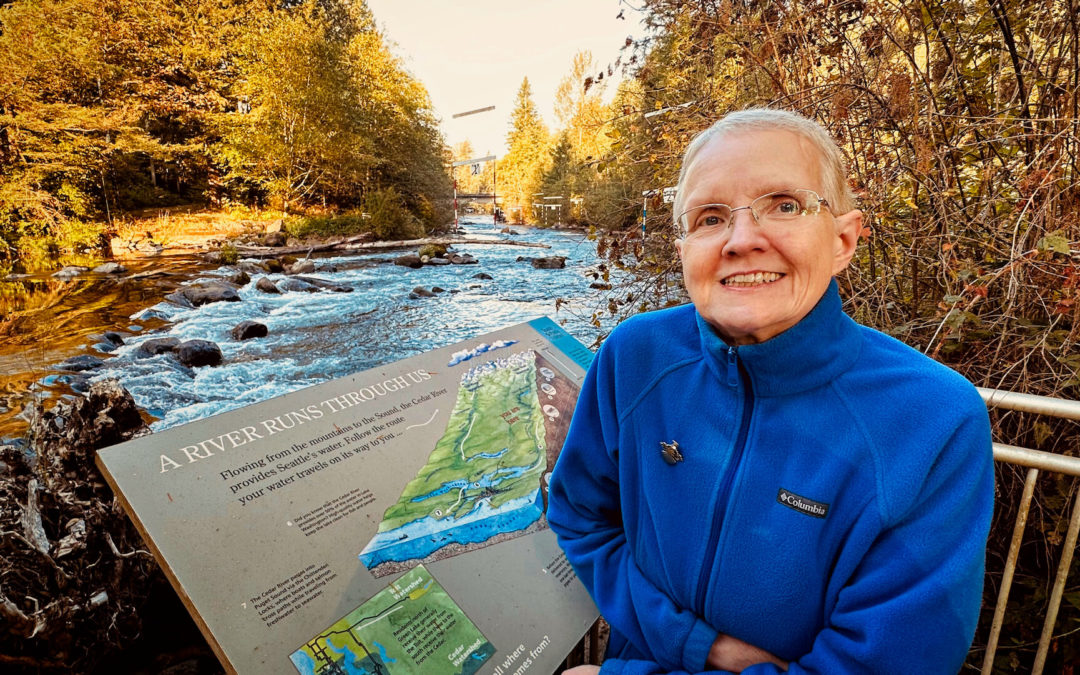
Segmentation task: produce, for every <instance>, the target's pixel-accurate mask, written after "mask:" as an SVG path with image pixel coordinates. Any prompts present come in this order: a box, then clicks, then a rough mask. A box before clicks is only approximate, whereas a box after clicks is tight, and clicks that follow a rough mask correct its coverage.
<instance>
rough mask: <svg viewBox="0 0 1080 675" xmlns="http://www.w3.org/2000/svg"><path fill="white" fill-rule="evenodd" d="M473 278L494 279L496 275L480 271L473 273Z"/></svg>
mask: <svg viewBox="0 0 1080 675" xmlns="http://www.w3.org/2000/svg"><path fill="white" fill-rule="evenodd" d="M472 278H473V279H482V280H484V281H491V280H492V279H494V278H495V277H493V276H491V275H490V274H488V273H487V272H480V273H478V274H474V275H472Z"/></svg>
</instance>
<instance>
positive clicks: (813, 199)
mask: <svg viewBox="0 0 1080 675" xmlns="http://www.w3.org/2000/svg"><path fill="white" fill-rule="evenodd" d="M822 206H824V207H826V208H828V206H829V202H827V201H825V200H824V199H822V198H821V195H819V194H818V193H816V192H814V191H813V190H781V191H780V192H770V193H769V194H767V195H761V196H760V197H758V198H757V199H755V200H754V201H752V202H750V204H749V205H747V206H739V207H736V208H732V207H730V206H728V205H727V204H699V205H698V206H693V207H691V208H689V209H687V210H685V211H683V212H682V214H681V215H680V216H679V217H678V219H677V221H678V222H679V223H680V224H681V225H682V229H683V232H686V233H687V234H691V233H694V232H697V231H699V230H701V231H709V232H714V231H715V232H721V231H723V230H726V229H727V228H728V227H729V226H730V225H731V222H732V220H734V218H735V212H736V211H742V210H743V209H749V210H750V213H751V214H752V215H753V216H754V222H756V223H757V224H758V225H761V226H762V227H769V226H774V225H781V226H783V225H791V224H794V223H796V222H798V221H799V220H800V219H801V218H803V217H804V216H816V215H817V214H818V213H819V212H820V211H821V207H822Z"/></svg>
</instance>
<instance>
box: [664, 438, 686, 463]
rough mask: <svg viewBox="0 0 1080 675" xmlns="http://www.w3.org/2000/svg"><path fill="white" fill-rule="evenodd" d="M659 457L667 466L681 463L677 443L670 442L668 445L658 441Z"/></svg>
mask: <svg viewBox="0 0 1080 675" xmlns="http://www.w3.org/2000/svg"><path fill="white" fill-rule="evenodd" d="M660 456H661V457H663V458H664V461H665V462H667V463H668V464H676V463H678V462H681V461H683V455H682V452H680V450H679V442H678V441H676V440H672V441H671V442H670V443H665V442H663V441H660Z"/></svg>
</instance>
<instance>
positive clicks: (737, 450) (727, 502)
mask: <svg viewBox="0 0 1080 675" xmlns="http://www.w3.org/2000/svg"><path fill="white" fill-rule="evenodd" d="M728 384H729V385H730V386H733V387H734V386H737V385H738V384H739V360H738V353H737V351H736V349H735V347H728ZM753 398H754V394H753V391H752V388H751V385H750V378H749V377H747V378H746V386H745V387H743V409H742V420H741V421H740V422H739V434H738V436H736V437H735V445H734V447H733V448H732V456H731V464H730V466H729V467H728V470H727V473H726V475H725V476H724V482H723V484H722V485H721V487H720V494H721V495H724V506H723V508H722V509H719V510H718V511H717V513H716V517H715V518H713V523H712V529H711V530H710V531H709V542H708V545H707V547H706V548H705V560H704V562H703V564H702V566H701V576H700V577H699V578H698V588H697V602H696V606H697V608H698V610H699V611H700V613H701V614H700V615H701V616H703V617H704V616H707V614H706V612H705V594H706V592H707V591H708V588H709V574H710V573H711V572H712V568H713V565H715V564H716V554H717V547H718V546H719V544H720V531H721V530H722V529H723V524H724V514H726V513H727V510H728V508H729V507H730V506H731V484H732V482H733V481H734V480H735V474H736V473H738V471H739V464H740V463H742V456H743V450H744V449H745V446H746V436H747V434H748V433H749V431H750V418H751V417H752V416H753V403H754V401H753Z"/></svg>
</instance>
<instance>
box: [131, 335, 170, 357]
mask: <svg viewBox="0 0 1080 675" xmlns="http://www.w3.org/2000/svg"><path fill="white" fill-rule="evenodd" d="M179 346H180V338H174V337H162V338H150V339H149V340H146V341H145V342H143V343H142V344H141V345H139V346H138V348H137V349H136V350H135V353H134V354H133V356H134V357H135V358H137V359H145V358H149V357H151V356H157V355H158V354H167V353H169V352H171V351H175V350H176V348H177V347H179Z"/></svg>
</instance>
